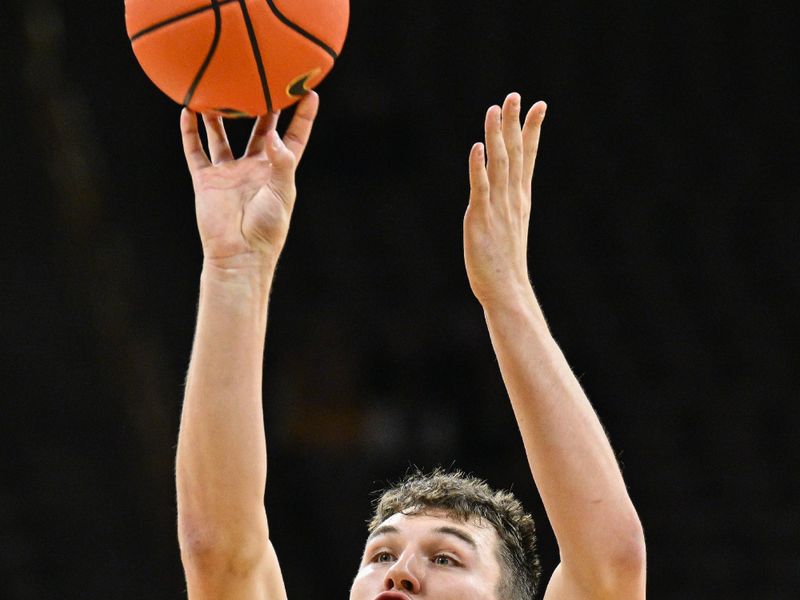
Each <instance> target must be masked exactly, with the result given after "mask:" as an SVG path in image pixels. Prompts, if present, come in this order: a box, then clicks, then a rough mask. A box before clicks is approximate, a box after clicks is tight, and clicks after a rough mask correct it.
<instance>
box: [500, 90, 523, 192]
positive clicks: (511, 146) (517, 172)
mask: <svg viewBox="0 0 800 600" xmlns="http://www.w3.org/2000/svg"><path fill="white" fill-rule="evenodd" d="M521 102H522V98H521V97H520V95H519V94H517V93H516V92H514V93H512V94H509V95H508V96H506V99H505V102H503V140H504V141H505V144H506V152H507V153H508V178H509V181H511V182H515V183H519V182H520V181H521V180H522V128H521V126H520V122H519V115H520V104H521Z"/></svg>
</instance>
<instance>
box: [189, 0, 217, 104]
mask: <svg viewBox="0 0 800 600" xmlns="http://www.w3.org/2000/svg"><path fill="white" fill-rule="evenodd" d="M219 5H220V2H219V1H218V0H211V6H212V8H213V9H214V39H213V40H212V41H211V48H209V49H208V54H206V59H205V60H204V61H203V64H202V65H200V69H199V70H198V71H197V75H195V76H194V79H193V80H192V85H190V86H189V89H188V90H187V91H186V96H185V97H184V98H183V105H184V106H189V102H191V101H192V96H194V93H195V91H197V86H198V85H200V80H201V79H202V78H203V75H205V72H206V69H208V65H209V64H211V59H212V58H214V53H215V52H216V51H217V45H218V44H219V38H220V36H221V35H222V10H221V9H220V7H219Z"/></svg>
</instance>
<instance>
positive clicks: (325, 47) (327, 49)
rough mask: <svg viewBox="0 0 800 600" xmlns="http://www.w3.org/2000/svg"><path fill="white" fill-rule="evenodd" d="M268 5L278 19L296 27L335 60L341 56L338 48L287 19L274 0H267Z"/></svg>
mask: <svg viewBox="0 0 800 600" xmlns="http://www.w3.org/2000/svg"><path fill="white" fill-rule="evenodd" d="M267 6H269V9H270V10H271V11H272V12H273V13H274V14H275V16H276V17H278V19H280V21H281V22H282V23H283V24H284V25H286V26H287V27H290V28H291V29H294V30H295V31H296V32H297V33H299V34H300V35H302V36H303V37H304V38H307V39H308V40H310V41H312V42H314V43H315V44H316V45H317V46H319V47H320V48H322V49H323V50H325V52H327V53H328V54H330V55H331V57H333V60H336V59H337V58H339V57H338V56H337V54H336V50H334V49H333V48H331V47H330V46H328V44H326V43H325V42H323V41H322V40H321V39H319V38H318V37H315V36H313V35H312V34H310V33H308V32H307V31H306V30H305V29H303V28H302V27H300V26H299V25H298V24H297V23H293V22H292V21H290V20H289V19H287V18H286V16H284V14H283V13H282V12H281V11H279V10H278V7H277V6H275V3H274V2H273V0H267Z"/></svg>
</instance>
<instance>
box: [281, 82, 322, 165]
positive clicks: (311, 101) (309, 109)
mask: <svg viewBox="0 0 800 600" xmlns="http://www.w3.org/2000/svg"><path fill="white" fill-rule="evenodd" d="M318 110H319V96H318V95H317V93H316V92H314V91H311V92H308V94H306V95H305V96H303V99H302V100H300V103H299V104H298V105H297V108H296V109H295V111H294V116H293V117H292V121H291V123H289V127H288V128H287V129H286V133H284V134H283V142H284V144H286V147H287V148H288V149H289V150H290V151H291V152H292V154H294V156H295V158H296V159H297V162H298V163H299V162H300V159H301V158H302V157H303V152H305V149H306V145H307V144H308V138H309V137H310V136H311V129H312V128H313V126H314V119H316V117H317V111H318Z"/></svg>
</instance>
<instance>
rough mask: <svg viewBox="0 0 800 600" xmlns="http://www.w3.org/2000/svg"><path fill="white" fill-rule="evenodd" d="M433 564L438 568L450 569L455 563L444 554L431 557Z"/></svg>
mask: <svg viewBox="0 0 800 600" xmlns="http://www.w3.org/2000/svg"><path fill="white" fill-rule="evenodd" d="M433 564H435V565H438V566H440V567H451V566H453V567H454V566H456V561H455V560H454V559H453V558H452V557H450V556H447V555H446V554H437V555H436V556H434V557H433Z"/></svg>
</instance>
